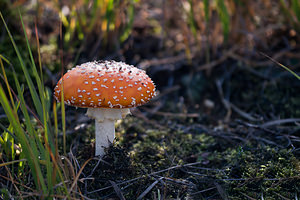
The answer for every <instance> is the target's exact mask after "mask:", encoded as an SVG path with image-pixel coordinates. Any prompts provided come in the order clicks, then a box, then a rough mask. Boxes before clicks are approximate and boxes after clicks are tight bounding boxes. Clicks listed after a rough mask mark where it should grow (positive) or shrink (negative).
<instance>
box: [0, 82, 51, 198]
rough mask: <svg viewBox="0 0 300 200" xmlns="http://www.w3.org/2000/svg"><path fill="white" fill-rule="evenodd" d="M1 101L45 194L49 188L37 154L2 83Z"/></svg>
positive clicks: (39, 185) (35, 179)
mask: <svg viewBox="0 0 300 200" xmlns="http://www.w3.org/2000/svg"><path fill="white" fill-rule="evenodd" d="M0 103H1V104H2V107H3V109H4V111H5V113H6V115H7V117H8V120H9V121H10V123H11V124H12V126H13V128H14V132H15V134H16V136H17V137H18V139H19V142H20V143H21V145H22V150H23V152H24V154H25V155H26V157H28V158H31V159H30V160H28V163H29V166H30V168H31V170H32V176H33V177H34V181H35V184H36V186H37V188H39V189H40V190H42V192H43V193H44V194H45V193H46V191H47V188H46V185H45V182H44V178H43V175H42V171H41V168H40V165H39V162H38V160H37V157H36V154H35V152H34V151H33V149H32V147H31V145H30V143H29V142H28V138H27V137H26V135H25V132H24V130H23V129H22V126H21V124H20V121H19V117H18V115H17V113H16V111H15V110H13V109H12V108H11V106H10V104H9V102H8V99H7V97H6V95H5V93H4V90H3V88H2V85H1V84H0Z"/></svg>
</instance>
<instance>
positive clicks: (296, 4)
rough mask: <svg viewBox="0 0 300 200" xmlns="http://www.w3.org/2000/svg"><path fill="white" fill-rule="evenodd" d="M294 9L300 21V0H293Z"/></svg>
mask: <svg viewBox="0 0 300 200" xmlns="http://www.w3.org/2000/svg"><path fill="white" fill-rule="evenodd" d="M292 9H293V11H294V13H295V15H296V17H297V20H298V22H300V3H299V0H292Z"/></svg>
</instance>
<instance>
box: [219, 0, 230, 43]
mask: <svg viewBox="0 0 300 200" xmlns="http://www.w3.org/2000/svg"><path fill="white" fill-rule="evenodd" d="M217 10H218V14H219V16H220V19H221V23H222V27H223V34H224V39H225V41H227V40H228V36H229V30H230V16H229V13H228V9H227V7H226V5H225V3H224V1H223V0H217Z"/></svg>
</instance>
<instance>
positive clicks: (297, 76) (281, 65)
mask: <svg viewBox="0 0 300 200" xmlns="http://www.w3.org/2000/svg"><path fill="white" fill-rule="evenodd" d="M260 53H261V54H262V55H263V56H265V57H267V58H269V59H270V60H271V61H272V62H274V63H276V64H277V65H279V66H280V67H282V68H283V69H285V70H286V71H288V72H290V73H291V74H292V75H293V76H295V77H296V78H297V79H298V80H300V76H299V75H298V74H296V73H295V72H293V71H292V70H290V69H289V68H288V67H286V66H284V65H283V64H281V63H279V62H278V61H276V60H274V59H273V58H271V57H270V56H268V55H267V54H265V53H262V52H260Z"/></svg>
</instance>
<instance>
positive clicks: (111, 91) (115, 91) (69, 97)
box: [54, 61, 155, 108]
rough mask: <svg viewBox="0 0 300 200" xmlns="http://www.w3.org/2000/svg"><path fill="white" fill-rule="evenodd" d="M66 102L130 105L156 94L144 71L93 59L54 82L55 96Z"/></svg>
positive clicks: (97, 105) (115, 105)
mask: <svg viewBox="0 0 300 200" xmlns="http://www.w3.org/2000/svg"><path fill="white" fill-rule="evenodd" d="M62 84H63V85H64V101H65V103H66V104H68V105H72V106H77V107H93V108H130V107H135V106H140V105H142V104H144V103H146V102H148V101H150V99H151V98H152V97H154V96H155V85H154V83H153V81H152V80H151V79H150V78H149V77H148V75H147V74H146V73H145V71H143V70H140V69H138V68H136V67H134V66H132V65H127V64H125V63H123V62H116V61H95V62H88V63H84V64H81V65H79V66H76V67H75V68H73V69H71V70H69V71H68V72H67V73H66V74H65V75H64V76H63V77H62V78H61V79H60V80H59V81H58V83H57V85H56V87H55V89H54V96H55V98H56V100H57V101H60V100H61V93H60V92H61V87H62Z"/></svg>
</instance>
